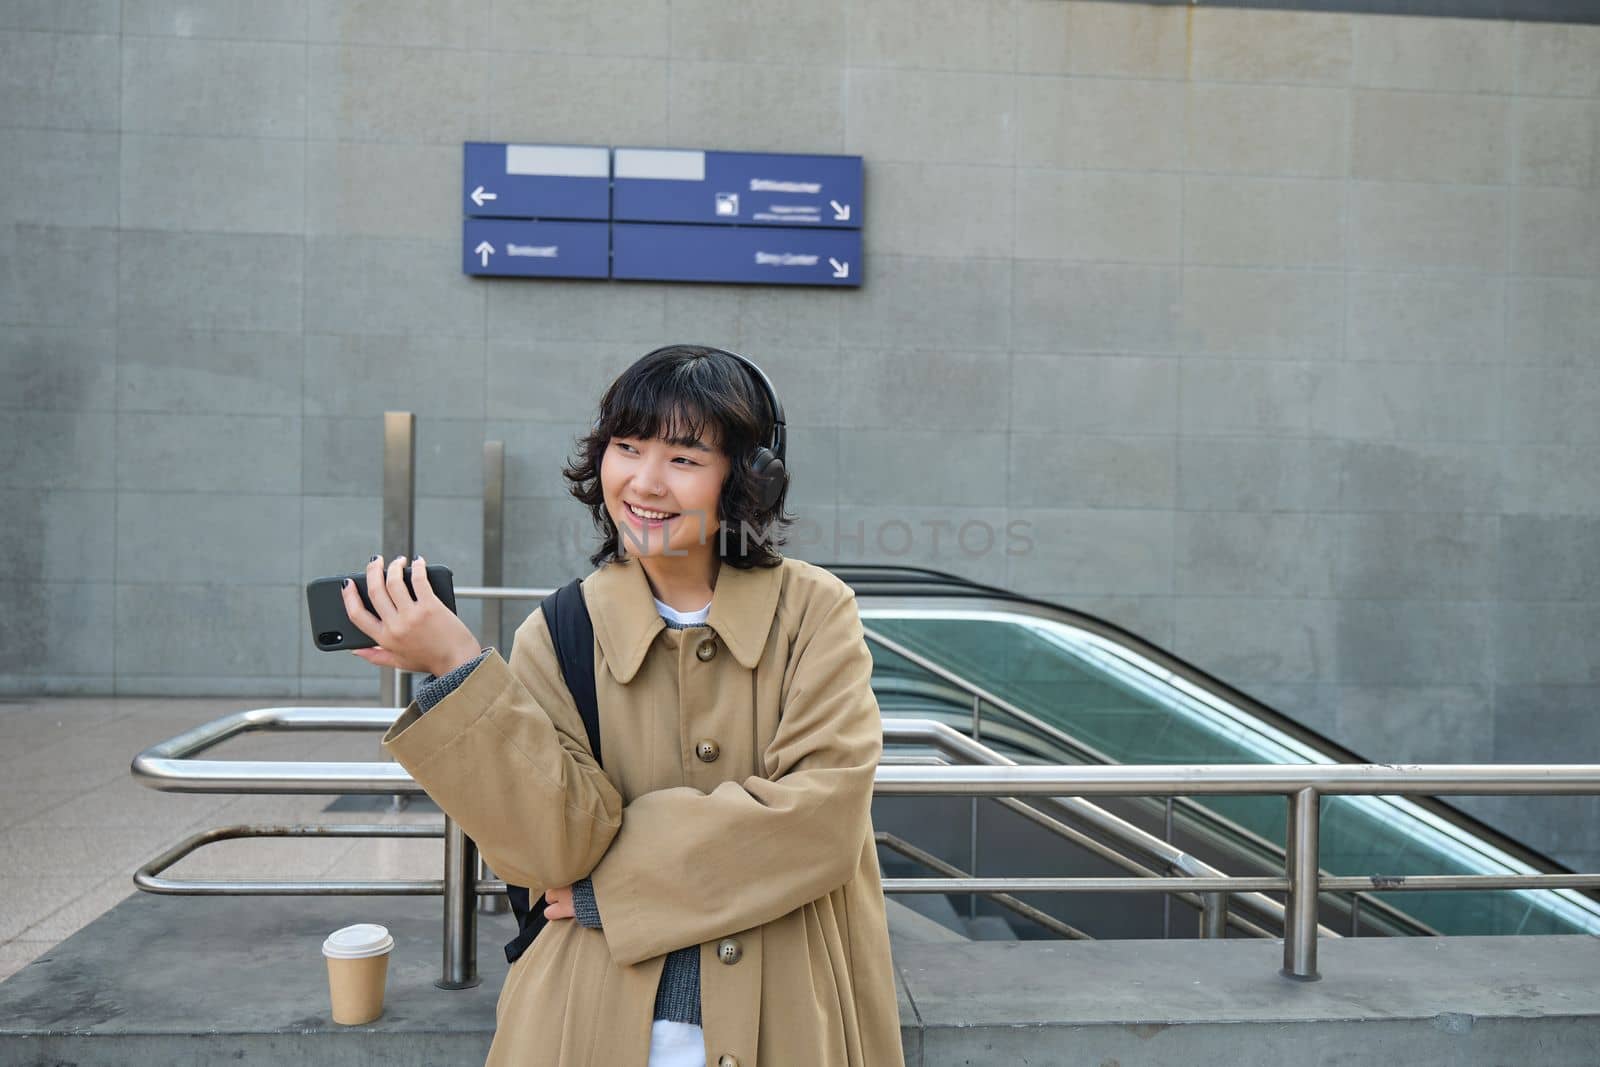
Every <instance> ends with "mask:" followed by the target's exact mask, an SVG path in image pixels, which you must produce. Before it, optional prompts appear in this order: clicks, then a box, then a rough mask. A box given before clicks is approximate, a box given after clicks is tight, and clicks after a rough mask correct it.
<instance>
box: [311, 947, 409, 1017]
mask: <svg viewBox="0 0 1600 1067" xmlns="http://www.w3.org/2000/svg"><path fill="white" fill-rule="evenodd" d="M393 949H394V938H392V937H390V936H389V931H388V930H387V929H385V928H384V927H382V926H379V925H378V924H377V923H356V924H355V925H354V926H346V927H343V928H341V929H338V930H335V931H334V932H333V933H331V934H329V935H328V939H327V940H326V941H324V942H323V943H322V954H323V956H325V957H326V958H327V960H328V995H329V996H330V997H331V998H332V999H333V1021H334V1022H336V1023H342V1024H344V1025H345V1026H355V1025H357V1024H359V1023H370V1022H371V1021H372V1020H374V1019H376V1018H377V1017H378V1016H380V1015H382V1014H383V989H384V986H385V985H386V984H387V983H388V980H389V953H390V952H391V951H392V950H393Z"/></svg>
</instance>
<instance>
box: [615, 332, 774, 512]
mask: <svg viewBox="0 0 1600 1067" xmlns="http://www.w3.org/2000/svg"><path fill="white" fill-rule="evenodd" d="M679 348H681V349H690V350H691V351H695V352H698V353H700V354H703V355H711V354H713V353H720V354H721V355H724V356H731V357H732V358H733V359H735V360H737V361H738V362H739V363H740V364H741V365H743V366H744V367H745V368H746V369H747V370H748V371H749V373H750V376H751V377H752V378H754V379H755V381H756V384H758V385H759V386H761V391H762V393H764V394H765V395H766V398H767V409H768V411H769V412H770V413H771V415H772V436H771V437H770V438H768V440H767V443H766V444H765V445H762V446H760V447H758V448H757V449H756V452H755V455H754V456H752V457H751V460H750V469H751V473H752V475H753V476H754V477H755V484H756V487H757V489H756V492H757V496H758V497H759V499H760V503H761V506H762V508H771V507H773V506H774V505H776V504H777V502H778V498H779V497H780V496H782V495H783V490H784V487H785V486H787V485H788V483H789V473H788V471H787V470H786V469H785V467H784V459H785V454H786V452H787V450H788V436H789V435H788V430H787V428H786V426H785V424H784V419H783V403H782V402H781V401H779V400H778V391H777V390H776V389H774V388H773V386H772V379H770V378H768V377H767V372H766V371H764V370H762V369H761V368H760V367H758V366H756V364H755V361H754V360H751V359H749V358H748V357H746V356H741V355H740V354H739V353H737V352H730V351H728V350H727V349H726V348H717V347H715V346H713V345H690V344H675V345H664V346H662V347H661V348H657V349H655V350H654V351H651V352H647V353H645V354H644V355H643V356H640V357H639V360H637V361H636V363H637V362H642V361H644V360H646V359H649V358H650V357H651V356H654V355H656V354H658V353H661V352H666V351H668V350H670V349H679ZM594 424H595V427H596V428H597V429H598V428H599V426H600V420H599V419H598V418H597V419H595V422H594Z"/></svg>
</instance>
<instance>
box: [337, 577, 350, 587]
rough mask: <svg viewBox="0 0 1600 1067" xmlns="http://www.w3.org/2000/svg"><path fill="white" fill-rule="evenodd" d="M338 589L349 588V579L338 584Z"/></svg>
mask: <svg viewBox="0 0 1600 1067" xmlns="http://www.w3.org/2000/svg"><path fill="white" fill-rule="evenodd" d="M339 588H340V589H348V588H350V579H348V578H346V579H345V580H344V581H342V582H340V583H339Z"/></svg>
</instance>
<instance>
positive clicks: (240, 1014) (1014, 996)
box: [0, 893, 1600, 1067]
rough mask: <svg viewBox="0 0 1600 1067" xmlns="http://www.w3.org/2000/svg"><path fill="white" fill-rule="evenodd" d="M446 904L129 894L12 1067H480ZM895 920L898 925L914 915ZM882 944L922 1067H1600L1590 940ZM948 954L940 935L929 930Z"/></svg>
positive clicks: (486, 983) (98, 925) (67, 973)
mask: <svg viewBox="0 0 1600 1067" xmlns="http://www.w3.org/2000/svg"><path fill="white" fill-rule="evenodd" d="M439 912H440V908H439V901H438V900H437V899H436V898H431V897H426V898H411V897H394V898H376V897H373V898H351V899H337V898H320V897H319V898H282V897H280V898H251V897H233V898H218V897H158V896H152V895H150V894H146V893H138V894H135V895H134V896H133V897H131V898H129V899H128V900H125V901H123V902H122V903H120V904H118V905H117V906H116V907H115V908H113V909H112V910H111V911H109V912H107V913H106V914H105V915H104V916H102V917H101V918H99V919H97V920H96V921H95V922H93V923H91V924H89V926H87V927H85V928H84V929H83V930H80V931H79V932H78V933H77V934H75V935H73V936H72V937H71V938H68V939H67V940H66V941H64V942H62V943H61V944H60V945H58V946H57V947H56V948H55V949H54V950H52V951H51V952H49V953H47V954H46V955H44V956H43V957H41V958H40V959H38V960H35V961H34V962H33V963H31V964H29V965H28V966H27V967H24V968H23V969H22V970H20V971H18V972H17V973H16V974H15V975H13V976H12V977H11V978H10V979H8V980H7V981H5V982H3V983H0V1063H3V1064H8V1065H10V1064H39V1065H44V1064H62V1063H70V1064H75V1065H81V1067H93V1065H116V1067H138V1065H142V1064H161V1065H162V1067H168V1065H171V1067H189V1065H194V1067H200V1065H207V1064H213V1063H218V1062H224V1061H225V1062H230V1063H237V1064H262V1065H268V1064H270V1065H272V1067H282V1065H285V1064H292V1063H308V1064H312V1063H314V1064H319V1065H331V1067H347V1065H366V1064H380V1063H381V1064H384V1065H394V1067H408V1065H413V1064H414V1065H423V1064H444V1063H449V1064H472V1063H481V1062H483V1059H484V1057H485V1055H486V1054H487V1052H488V1048H489V1040H490V1037H491V1035H492V1032H493V1028H494V1005H495V1000H496V998H497V997H498V996H499V992H500V987H501V983H502V982H503V981H504V978H505V971H506V964H505V957H504V955H503V954H502V952H501V949H500V946H501V944H503V943H504V942H505V941H506V940H507V939H508V938H509V937H510V936H511V929H512V924H511V917H510V916H509V915H497V916H482V917H480V922H481V928H480V935H479V953H480V958H479V961H478V963H479V970H480V973H481V975H482V979H483V980H482V982H481V984H479V985H478V986H477V987H475V988H473V989H467V990H456V991H448V990H442V989H439V988H437V987H436V986H434V984H433V982H434V979H435V978H436V977H437V976H438V973H439V945H440V929H439V923H440V918H439ZM902 918H903V916H902ZM359 921H378V922H383V923H384V924H385V925H387V926H389V928H390V929H391V930H392V931H393V932H394V934H395V939H396V947H395V955H394V958H393V961H392V963H391V970H390V976H389V991H388V997H387V999H386V1009H385V1012H384V1014H383V1016H382V1017H380V1018H379V1019H378V1020H377V1021H376V1022H374V1023H372V1024H370V1025H368V1026H363V1027H343V1026H338V1025H336V1024H334V1023H332V1022H331V1021H330V1020H329V1018H328V1003H327V984H326V978H325V973H326V972H325V970H324V965H323V962H322V957H321V954H320V945H321V943H322V938H323V937H324V936H326V934H327V933H328V932H329V931H331V930H333V929H336V928H337V927H339V926H343V925H345V924H347V923H351V922H359ZM919 928H920V927H919V924H917V923H915V922H914V921H911V922H904V923H901V922H892V923H891V930H892V932H893V933H894V934H895V936H894V952H895V962H896V964H897V966H898V968H899V971H900V975H901V978H902V980H903V984H902V988H901V991H900V992H901V1021H902V1033H903V1034H904V1037H905V1043H906V1052H907V1063H908V1065H909V1067H919V1065H920V1067H945V1065H952V1064H969V1063H1006V1064H1074V1065H1076V1064H1087V1065H1090V1067H1104V1065H1110V1064H1115V1065H1117V1067H1135V1065H1144V1064H1173V1063H1182V1064H1184V1065H1185V1067H1213V1065H1215V1067H1223V1065H1226V1067H1248V1065H1255V1064H1261V1065H1269V1064H1270V1065H1273V1067H1278V1065H1281V1064H1283V1063H1289V1062H1295V1063H1307V1062H1309V1063H1327V1064H1332V1063H1339V1064H1367V1063H1377V1062H1398V1063H1405V1064H1407V1067H1432V1065H1438V1067H1446V1065H1448V1067H1475V1065H1480V1064H1481V1065H1485V1067H1487V1065H1489V1064H1508V1063H1516V1064H1530V1065H1531V1064H1538V1065H1540V1067H1567V1065H1572V1067H1578V1065H1582V1067H1593V1065H1594V1064H1595V1063H1597V1062H1600V1055H1597V1054H1596V1051H1595V1050H1596V1049H1600V939H1596V938H1589V937H1548V938H1454V939H1448V940H1343V941H1333V942H1325V943H1324V944H1323V945H1322V947H1321V954H1322V970H1323V974H1324V976H1325V977H1324V978H1323V980H1322V981H1320V982H1315V983H1297V982H1290V981H1288V980H1286V979H1283V978H1280V977H1279V976H1278V975H1277V973H1276V970H1277V967H1278V964H1279V960H1280V956H1281V948H1280V946H1279V945H1278V943H1276V942H1263V941H1227V942H1217V943H1209V942H1197V941H1166V942H1163V941H1101V942H1020V943H1019V942H992V941H991V942H965V941H949V940H940V941H936V942H935V941H926V940H920V939H919V937H920V935H919V933H918V930H919ZM923 932H924V933H937V931H925V930H924V931H923Z"/></svg>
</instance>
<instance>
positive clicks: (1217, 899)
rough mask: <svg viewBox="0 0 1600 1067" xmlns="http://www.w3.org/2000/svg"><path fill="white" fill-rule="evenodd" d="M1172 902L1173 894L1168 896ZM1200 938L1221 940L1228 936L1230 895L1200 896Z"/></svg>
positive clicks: (1209, 894)
mask: <svg viewBox="0 0 1600 1067" xmlns="http://www.w3.org/2000/svg"><path fill="white" fill-rule="evenodd" d="M1166 899H1168V900H1171V899H1172V897H1171V894H1166ZM1200 936H1201V937H1205V938H1221V937H1227V936H1228V894H1226V893H1201V894H1200Z"/></svg>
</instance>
